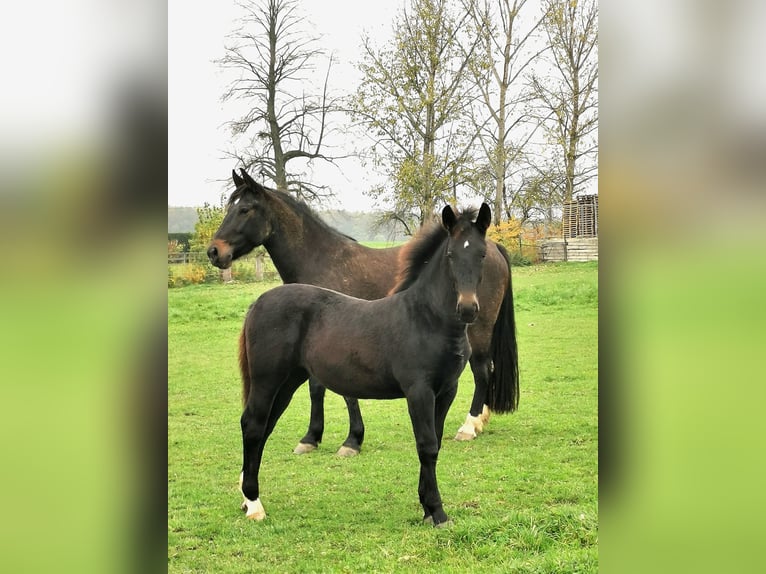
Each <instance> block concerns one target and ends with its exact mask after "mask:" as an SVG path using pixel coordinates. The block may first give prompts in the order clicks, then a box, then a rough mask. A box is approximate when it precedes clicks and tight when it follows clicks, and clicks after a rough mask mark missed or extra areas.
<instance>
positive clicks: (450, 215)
mask: <svg viewBox="0 0 766 574" xmlns="http://www.w3.org/2000/svg"><path fill="white" fill-rule="evenodd" d="M455 223H457V215H455V210H454V209H452V206H451V205H445V206H444V209H442V225H444V227H445V228H446V229H447V231H452V228H453V227H454V226H455Z"/></svg>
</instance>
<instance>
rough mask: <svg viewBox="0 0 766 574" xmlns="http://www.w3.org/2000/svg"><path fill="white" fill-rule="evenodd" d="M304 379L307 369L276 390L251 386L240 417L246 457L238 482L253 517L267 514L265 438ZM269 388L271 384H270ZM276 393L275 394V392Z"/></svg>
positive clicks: (257, 518)
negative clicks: (261, 477) (262, 476)
mask: <svg viewBox="0 0 766 574" xmlns="http://www.w3.org/2000/svg"><path fill="white" fill-rule="evenodd" d="M305 380H306V373H304V372H294V373H291V374H290V376H289V377H288V378H287V380H285V381H284V382H283V383H282V384H281V386H277V387H276V392H271V393H268V392H266V393H262V392H259V390H260V388H259V389H251V390H250V398H249V400H248V403H247V405H246V406H245V412H244V413H242V418H241V421H240V423H241V425H242V445H243V454H244V461H243V464H242V474H241V475H240V477H239V482H240V489H241V490H242V496H244V501H243V502H242V510H244V511H245V513H246V516H247V518H249V519H251V520H263V519H264V518H266V512H265V510H264V509H263V504H262V503H261V500H260V488H259V484H258V473H259V471H260V468H261V458H262V456H263V447H264V446H265V445H266V440H267V439H268V438H269V436H270V435H271V433H272V431H273V430H274V427H275V426H276V424H277V421H278V420H279V417H281V416H282V413H284V412H285V409H286V408H287V406H288V405H289V404H290V400H291V399H292V398H293V395H294V394H295V391H296V390H297V389H298V387H299V386H300V385H301V384H302V383H303V382H304V381H305ZM266 388H270V387H269V386H268V385H267V386H266ZM275 394H276V396H274V395H275ZM272 397H273V400H272ZM269 405H271V406H269Z"/></svg>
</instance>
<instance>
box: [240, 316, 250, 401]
mask: <svg viewBox="0 0 766 574" xmlns="http://www.w3.org/2000/svg"><path fill="white" fill-rule="evenodd" d="M239 372H240V373H241V374H242V406H243V407H244V406H247V397H248V396H249V395H250V363H249V362H248V360H247V341H246V340H245V327H244V326H243V327H242V333H240V335H239Z"/></svg>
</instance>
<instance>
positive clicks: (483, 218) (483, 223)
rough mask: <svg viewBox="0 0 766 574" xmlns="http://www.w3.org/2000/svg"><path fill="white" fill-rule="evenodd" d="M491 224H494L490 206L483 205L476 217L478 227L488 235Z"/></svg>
mask: <svg viewBox="0 0 766 574" xmlns="http://www.w3.org/2000/svg"><path fill="white" fill-rule="evenodd" d="M490 223H492V212H491V211H490V209H489V205H487V204H486V203H482V204H481V207H480V208H479V215H478V216H477V217H476V227H478V228H479V231H481V232H482V233H486V232H487V229H488V228H489V224H490Z"/></svg>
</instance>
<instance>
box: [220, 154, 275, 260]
mask: <svg viewBox="0 0 766 574" xmlns="http://www.w3.org/2000/svg"><path fill="white" fill-rule="evenodd" d="M240 172H241V173H242V177H239V176H238V175H237V173H236V172H235V171H233V170H232V172H231V175H232V178H233V180H234V185H236V189H235V190H234V192H233V193H232V194H231V197H230V198H229V204H228V207H227V209H226V215H225V216H224V218H223V221H222V222H221V226H220V227H219V228H218V231H216V232H215V235H214V236H213V240H212V241H211V242H210V246H209V247H208V250H207V256H208V258H210V262H211V263H212V264H213V265H215V266H216V267H220V268H221V269H226V268H227V267H229V266H231V262H232V261H233V260H234V259H236V258H237V257H241V256H242V255H245V254H246V253H249V252H250V251H251V250H253V249H254V248H255V247H258V246H259V245H261V244H263V242H264V241H265V240H266V239H267V238H268V237H269V235H270V234H271V231H272V229H271V221H270V219H269V216H268V212H267V207H266V205H265V201H266V194H267V191H266V188H265V187H263V186H262V185H261V184H259V183H257V182H256V181H255V180H253V178H252V177H250V175H248V173H247V172H246V171H245V170H244V169H242V170H240Z"/></svg>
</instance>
